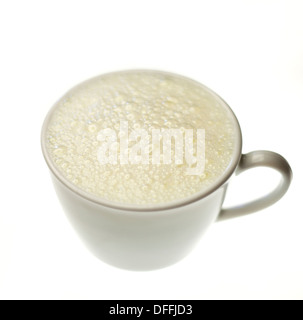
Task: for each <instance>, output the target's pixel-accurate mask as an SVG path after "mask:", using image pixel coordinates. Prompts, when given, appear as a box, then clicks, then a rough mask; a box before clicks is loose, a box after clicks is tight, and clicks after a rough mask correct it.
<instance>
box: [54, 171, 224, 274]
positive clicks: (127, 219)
mask: <svg viewBox="0 0 303 320" xmlns="http://www.w3.org/2000/svg"><path fill="white" fill-rule="evenodd" d="M52 178H53V183H54V186H55V189H56V192H57V195H58V197H59V199H60V201H61V203H62V206H63V208H64V210H65V213H66V215H67V217H68V219H69V221H70V223H71V224H72V225H73V227H74V229H75V230H76V232H77V233H78V235H79V236H80V238H81V239H82V240H83V242H84V243H85V245H86V246H87V248H88V249H89V250H90V251H91V252H92V253H93V254H94V255H95V256H96V257H98V258H99V259H101V260H102V261H104V262H106V263H108V264H110V265H113V266H116V267H119V268H123V269H129V270H142V271H144V270H153V269H158V268H163V267H166V266H169V265H172V264H174V263H176V262H178V261H179V260H181V259H182V258H184V257H185V256H186V255H187V254H188V253H189V252H190V251H191V250H192V248H193V247H194V246H195V244H196V243H197V242H198V241H199V239H200V238H201V237H202V236H203V234H204V232H205V231H206V230H207V228H208V227H209V226H210V225H211V224H212V223H213V222H214V221H215V220H216V219H217V217H218V215H219V213H220V210H221V206H222V203H223V200H224V195H225V191H226V187H227V183H225V184H224V185H222V186H221V187H220V188H218V189H216V190H215V191H214V192H212V193H211V194H209V195H208V196H207V197H204V198H202V199H200V200H198V201H195V202H192V203H190V204H187V205H185V206H180V207H177V208H172V209H170V210H163V211H130V210H128V211H125V210H120V209H116V208H110V207H107V206H104V205H101V204H97V203H94V202H92V201H89V200H87V199H85V198H84V197H81V196H80V195H78V194H77V193H75V192H73V191H72V190H70V189H69V188H67V187H66V186H65V185H64V184H63V183H62V182H61V181H59V180H58V179H57V178H56V177H55V176H54V175H52Z"/></svg>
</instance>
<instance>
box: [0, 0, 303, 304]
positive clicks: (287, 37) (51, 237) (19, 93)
mask: <svg viewBox="0 0 303 320" xmlns="http://www.w3.org/2000/svg"><path fill="white" fill-rule="evenodd" d="M302 14H303V5H302V1H291V0H287V1H277V0H274V1H267V0H262V1H256V0H254V1H245V0H244V1H243V0H242V1H214V0H211V1H190V0H184V1H178V0H173V1H171V0H166V1H163V0H161V1H158V0H153V1H142V0H141V1H133V0H128V1H117V0H111V1H100V0H99V1H90V0H85V1H77V0H73V1H64V0H60V1H57V0H53V1H47V2H46V1H30V0H29V1H2V2H1V3H0V46H1V49H0V87H1V93H0V103H1V105H0V119H1V123H0V134H1V135H0V139H1V140H0V141H1V145H0V150H1V157H0V162H1V166H0V172H1V176H0V185H1V207H0V208H1V209H0V210H1V212H0V298H2V299H16V298H17V299H303V272H302V270H303V254H302V245H303V232H302V230H303V228H302V227H303V210H302V181H301V180H302V178H303V175H302V172H303V170H302V155H303V153H302V136H303V135H302V123H303V122H302V117H301V115H302V101H303V23H302V21H303V20H302ZM129 68H153V69H162V70H166V71H171V72H175V73H180V74H183V75H185V76H188V77H191V78H193V79H195V80H198V81H200V82H202V83H204V84H206V85H207V86H209V87H210V88H212V89H213V90H215V91H216V92H217V93H219V94H220V95H221V96H222V97H223V98H224V99H225V100H226V101H227V102H228V104H229V105H230V106H231V107H232V108H233V110H234V111H235V113H236V115H237V116H238V119H239V121H240V123H241V126H242V131H243V138H244V146H243V151H244V152H248V151H252V150H256V149H268V150H273V151H276V152H279V153H281V154H282V155H284V156H285V157H286V158H287V159H288V161H289V162H290V164H291V166H292V168H293V171H294V180H293V183H292V186H291V188H290V190H289V192H288V194H287V195H286V196H285V197H284V198H283V199H282V200H281V201H280V202H279V203H277V204H276V205H274V206H272V207H271V208H268V209H266V210H263V211H262V212H259V213H256V214H254V215H251V216H248V217H243V218H239V219H235V220H231V221H228V222H225V223H218V224H215V225H214V226H213V227H212V228H211V229H210V230H209V232H208V233H207V235H206V236H205V237H204V238H203V239H202V241H201V242H200V243H199V245H198V246H197V247H196V248H195V250H194V251H193V252H192V253H191V255H189V256H188V257H187V258H186V259H185V260H183V261H182V262H180V263H179V264H177V265H174V266H172V267H169V268H167V269H163V270H159V271H153V272H142V273H140V272H129V271H123V270H119V269H115V268H112V267H110V266H107V265H105V264H103V263H102V262H100V261H98V260H97V259H96V258H94V257H93V256H92V255H91V254H90V253H89V252H88V251H87V250H86V249H85V248H84V247H83V245H82V244H81V242H80V241H79V240H78V238H77V236H76V234H75V233H74V231H73V230H72V228H71V227H70V225H69V224H68V222H67V220H66V218H65V216H64V214H63V211H62V209H61V206H60V204H59V203H58V201H57V198H56V196H55V193H54V190H53V187H52V184H51V181H50V177H49V172H48V169H47V166H46V164H45V162H44V160H43V157H42V154H41V151H40V141H39V139H40V129H41V126H42V122H43V120H44V117H45V115H46V113H47V111H48V110H49V108H50V107H51V106H52V105H53V104H54V103H55V101H56V100H57V99H58V98H59V97H61V96H62V95H63V94H64V93H65V92H66V91H67V90H68V89H70V88H71V87H72V86H74V85H76V84H77V83H79V82H81V81H83V80H85V79H87V78H90V77H92V76H95V75H98V74H101V73H104V72H108V71H115V70H119V69H129ZM278 179H279V175H277V174H276V173H273V172H272V171H271V170H265V169H264V170H262V169H259V170H258V169H256V170H254V171H253V172H250V173H247V174H243V176H241V177H239V178H236V179H235V180H236V181H235V180H234V183H233V184H232V185H231V186H230V189H229V197H228V202H229V203H233V202H235V203H236V202H241V201H244V200H245V199H249V198H252V197H254V196H257V195H260V194H263V193H265V192H267V191H268V190H269V189H270V188H272V187H273V186H274V185H275V183H277V181H278Z"/></svg>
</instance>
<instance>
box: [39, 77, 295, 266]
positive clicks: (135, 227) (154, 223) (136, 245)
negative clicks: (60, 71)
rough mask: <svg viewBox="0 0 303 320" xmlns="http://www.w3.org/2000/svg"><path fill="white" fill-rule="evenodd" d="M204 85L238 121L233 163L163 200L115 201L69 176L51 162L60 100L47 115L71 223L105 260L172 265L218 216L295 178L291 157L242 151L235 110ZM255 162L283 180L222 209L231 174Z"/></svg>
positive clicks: (243, 208)
mask: <svg viewBox="0 0 303 320" xmlns="http://www.w3.org/2000/svg"><path fill="white" fill-rule="evenodd" d="M178 77H180V76H178ZM203 87H204V86H203ZM205 89H206V90H208V91H209V92H211V93H212V94H213V95H215V96H216V98H217V99H220V100H221V101H222V103H223V104H224V107H225V108H226V109H227V110H228V111H229V113H230V115H231V117H232V121H233V123H234V127H235V132H236V141H235V147H234V153H233V156H232V159H231V162H230V165H229V166H228V168H227V169H226V170H225V172H224V174H223V175H222V176H220V177H219V178H218V179H217V181H216V183H214V184H213V185H211V187H209V188H208V189H206V190H204V191H203V192H200V193H196V194H193V195H191V196H190V197H187V198H186V199H182V200H177V201H173V202H169V203H163V204H156V205H145V206H143V205H129V204H128V205H126V204H121V203H120V204H119V203H114V202H111V201H107V200H105V199H101V198H99V197H97V196H94V195H93V194H90V193H87V192H85V191H83V190H82V189H80V188H79V187H77V186H76V185H74V184H73V183H71V182H70V181H68V180H67V179H66V178H65V177H64V176H63V174H62V173H61V172H60V171H59V169H58V168H57V166H56V165H55V164H54V163H53V161H52V159H51V157H50V155H49V152H48V150H47V146H46V139H47V129H48V125H49V122H50V119H51V117H52V115H53V112H54V110H56V105H55V106H54V107H53V109H52V110H51V111H50V112H49V114H48V115H47V117H46V120H45V122H44V125H43V129H42V150H43V155H44V157H45V160H46V162H47V164H48V166H49V169H50V171H51V175H52V180H53V183H54V186H55V190H56V192H57V195H58V197H59V200H60V202H61V204H62V206H63V208H64V211H65V213H66V215H67V217H68V219H69V221H70V223H71V224H72V225H73V227H74V229H75V230H76V232H77V233H78V235H79V236H80V238H81V239H82V241H83V242H84V243H85V245H86V246H87V248H88V249H89V250H90V251H91V252H92V253H93V254H94V255H95V256H96V257H98V258H99V259H101V260H102V261H104V262H106V263H108V264H110V265H113V266H116V267H119V268H124V269H129V270H153V269H158V268H163V267H166V266H169V265H172V264H174V263H176V262H178V261H179V260H181V259H182V258H184V257H185V256H186V255H187V254H188V253H189V252H190V251H191V250H192V249H193V247H194V246H195V245H196V244H197V242H198V241H199V240H200V239H201V237H202V235H203V234H204V232H205V231H206V230H207V229H208V227H209V226H210V225H211V224H212V223H213V222H215V221H216V220H218V219H222V220H223V219H227V218H233V217H236V216H239V215H242V214H247V213H251V212H253V211H256V210H260V209H262V208H265V207H267V206H269V205H271V204H273V203H274V202H276V201H277V200H279V199H280V198H281V197H282V196H283V195H284V194H285V192H286V191H287V189H288V187H289V184H290V181H291V177H292V173H291V169H290V167H289V165H288V163H287V161H286V160H285V159H284V158H283V157H281V156H280V155H278V154H276V153H273V152H269V151H255V152H252V153H250V154H247V155H241V149H242V135H241V130H240V126H239V123H238V121H237V119H236V117H235V115H234V113H233V112H232V110H231V109H230V108H229V106H228V105H227V104H226V103H225V102H224V101H223V100H222V99H221V98H220V97H219V96H218V95H217V94H215V93H214V92H212V91H211V90H210V89H208V88H206V87H205ZM257 166H267V167H271V168H273V169H276V170H278V171H279V172H280V173H281V175H282V179H281V183H280V185H279V186H278V187H277V188H276V189H275V190H274V191H272V192H271V193H270V194H269V195H266V196H265V197H263V198H261V199H258V200H255V201H252V202H250V203H248V204H245V205H240V206H238V207H235V208H231V209H224V210H222V204H223V201H224V197H225V192H226V189H227V185H228V181H229V179H230V178H231V176H232V175H233V174H234V173H240V172H242V171H244V170H246V169H250V168H253V167H257ZM220 213H221V214H220Z"/></svg>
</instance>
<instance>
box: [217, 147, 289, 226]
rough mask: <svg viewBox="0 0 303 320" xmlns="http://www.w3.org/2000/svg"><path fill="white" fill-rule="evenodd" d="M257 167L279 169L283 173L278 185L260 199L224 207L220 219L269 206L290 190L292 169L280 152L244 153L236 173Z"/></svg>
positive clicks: (245, 213) (234, 216)
mask: <svg viewBox="0 0 303 320" xmlns="http://www.w3.org/2000/svg"><path fill="white" fill-rule="evenodd" d="M255 167H269V168H272V169H275V170H277V171H279V172H280V173H281V175H282V177H281V180H280V183H279V184H278V186H277V187H276V188H275V189H274V190H273V191H272V192H270V193H269V194H267V195H266V196H264V197H261V198H260V199H257V200H254V201H251V202H248V203H244V204H241V205H238V206H236V207H232V208H227V209H224V208H223V209H222V211H221V213H220V215H219V218H218V221H222V220H226V219H230V218H236V217H239V216H243V215H247V214H249V213H252V212H255V211H258V210H261V209H264V208H267V207H269V206H271V205H272V204H274V203H275V202H277V201H278V200H280V199H281V198H282V197H283V196H284V194H285V193H286V191H287V190H288V188H289V186H290V183H291V180H292V170H291V168H290V166H289V164H288V162H287V161H286V160H285V159H284V158H283V157H282V156H281V155H279V154H277V153H275V152H271V151H262V150H261V151H253V152H250V153H247V154H244V155H242V158H241V160H240V163H239V166H238V168H237V170H236V175H238V174H240V173H241V172H244V171H246V170H248V169H251V168H255Z"/></svg>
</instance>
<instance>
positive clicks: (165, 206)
mask: <svg viewBox="0 0 303 320" xmlns="http://www.w3.org/2000/svg"><path fill="white" fill-rule="evenodd" d="M124 72H125V73H129V72H157V73H162V74H167V75H171V76H174V77H179V78H183V79H186V80H189V81H191V82H194V83H196V84H198V85H199V86H202V87H203V88H204V89H206V90H207V91H209V92H210V93H211V94H212V95H214V96H215V97H216V98H217V99H219V100H221V102H222V106H223V107H225V108H226V109H227V110H228V112H229V114H230V116H231V118H232V122H233V124H234V127H235V129H236V130H235V139H236V141H235V146H234V150H233V156H232V159H231V161H230V163H229V165H228V166H227V168H226V169H225V171H224V173H223V174H222V175H221V176H220V177H219V178H218V179H217V180H216V181H215V183H213V184H211V186H210V187H208V188H206V189H204V190H203V191H200V192H196V193H194V194H192V195H190V196H189V197H186V198H183V199H178V200H174V201H170V202H165V203H159V204H144V205H136V204H124V203H118V202H114V201H109V200H106V199H102V198H101V197H98V196H95V195H93V194H91V193H89V192H86V191H84V190H82V189H81V188H79V187H77V186H76V185H75V184H73V183H72V182H70V181H69V180H68V179H67V178H65V177H64V175H63V174H62V173H61V172H60V170H59V169H58V168H57V166H56V165H55V164H54V162H53V161H52V159H51V157H50V154H49V152H48V150H47V147H46V134H47V129H48V125H49V122H50V120H51V118H52V116H53V113H54V111H55V110H56V108H57V106H58V103H59V101H61V100H62V99H63V98H64V97H65V96H66V95H67V94H70V93H71V92H72V91H74V90H77V88H78V87H80V86H82V85H83V84H85V83H88V82H90V81H93V80H94V79H97V78H100V77H102V76H106V75H110V74H114V73H124ZM41 148H42V153H43V156H44V159H45V161H46V163H47V165H48V167H49V169H50V171H51V173H52V174H53V175H54V176H55V177H56V178H57V179H58V180H59V181H60V182H61V183H62V184H63V185H64V186H65V187H67V188H68V189H69V190H70V191H71V192H72V193H75V194H77V195H78V196H80V197H81V198H83V199H85V200H87V201H89V202H92V203H94V204H97V205H99V206H105V207H108V208H111V209H117V210H122V211H128V212H129V211H133V212H151V211H152V212H154V211H165V210H171V209H175V208H180V207H183V206H187V205H189V204H192V203H195V202H197V201H199V200H202V199H204V198H206V197H208V196H209V195H211V194H212V193H213V192H215V191H216V190H218V189H219V188H220V187H222V186H223V185H224V184H225V183H227V182H228V181H229V179H230V177H231V176H232V175H233V173H234V172H235V170H236V168H237V166H238V164H239V161H240V159H241V155H242V132H241V127H240V124H239V121H238V119H237V117H236V115H235V113H234V112H233V110H232V109H231V107H230V106H229V105H228V104H227V103H226V101H225V100H224V99H222V98H221V97H220V96H219V95H218V94H217V93H216V92H214V91H213V90H211V89H210V88H208V87H207V86H205V85H204V84H202V83H200V82H198V81H196V80H193V79H191V78H189V77H186V76H183V75H179V74H176V73H172V72H167V71H160V70H154V69H130V70H121V71H114V72H107V73H104V74H100V75H98V76H95V77H92V78H90V79H88V80H85V81H83V82H81V83H79V84H78V85H76V86H74V87H72V88H71V89H70V90H68V91H67V92H66V93H65V94H64V95H63V96H62V97H61V98H60V99H59V100H58V101H57V102H56V103H55V104H54V105H53V107H52V108H51V109H50V110H49V112H48V113H47V115H46V118H45V120H44V123H43V126H42V131H41Z"/></svg>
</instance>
